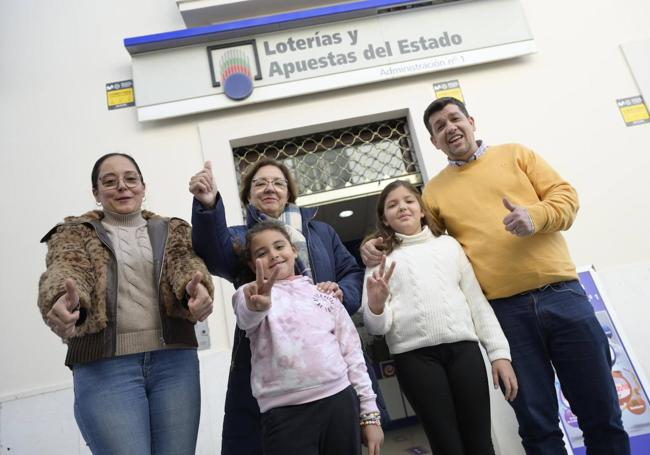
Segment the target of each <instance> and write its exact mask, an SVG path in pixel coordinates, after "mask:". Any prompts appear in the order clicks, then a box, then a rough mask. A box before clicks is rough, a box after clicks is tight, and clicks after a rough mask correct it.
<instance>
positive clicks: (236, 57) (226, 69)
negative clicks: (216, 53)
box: [219, 49, 253, 101]
mask: <svg viewBox="0 0 650 455" xmlns="http://www.w3.org/2000/svg"><path fill="white" fill-rule="evenodd" d="M219 70H220V72H221V83H222V84H223V91H224V93H225V94H226V96H227V97H228V98H230V99H232V100H236V101H239V100H243V99H246V98H248V97H249V96H250V94H251V93H253V72H252V70H251V64H250V60H249V58H248V55H246V54H245V53H244V52H243V51H242V50H240V49H230V50H228V51H226V52H224V54H223V55H222V56H221V59H220V60H219Z"/></svg>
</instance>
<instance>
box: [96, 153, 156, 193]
mask: <svg viewBox="0 0 650 455" xmlns="http://www.w3.org/2000/svg"><path fill="white" fill-rule="evenodd" d="M112 156H121V157H124V158H126V159H127V160H129V161H130V162H131V163H133V165H134V166H135V170H136V171H138V175H139V176H140V181H141V182H142V184H143V185H144V179H143V178H142V172H141V171H140V166H138V163H136V162H135V159H134V158H133V157H132V156H131V155H127V154H126V153H107V154H106V155H104V156H101V157H99V159H98V160H97V161H95V165H94V166H93V170H92V172H91V173H90V181H91V182H92V185H93V191H97V180H98V179H99V168H100V167H102V163H103V162H104V161H106V160H107V159H108V158H110V157H112Z"/></svg>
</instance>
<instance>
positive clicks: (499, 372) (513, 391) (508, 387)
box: [492, 359, 519, 401]
mask: <svg viewBox="0 0 650 455" xmlns="http://www.w3.org/2000/svg"><path fill="white" fill-rule="evenodd" d="M499 380H501V384H503V396H504V397H505V399H506V400H508V401H513V400H514V399H515V398H516V397H517V391H518V390H519V385H518V384H517V376H516V375H515V370H513V369H512V364H511V363H510V360H508V359H497V360H495V361H494V362H492V381H493V382H494V388H495V389H498V388H499Z"/></svg>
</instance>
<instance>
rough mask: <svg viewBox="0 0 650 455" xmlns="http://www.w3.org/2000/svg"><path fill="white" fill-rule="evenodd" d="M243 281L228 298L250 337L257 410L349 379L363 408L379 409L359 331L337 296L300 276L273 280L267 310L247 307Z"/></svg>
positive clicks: (325, 391)
mask: <svg viewBox="0 0 650 455" xmlns="http://www.w3.org/2000/svg"><path fill="white" fill-rule="evenodd" d="M244 286H246V285H244ZM244 286H242V287H240V288H239V289H237V292H236V293H235V295H234V296H233V299H232V301H233V307H234V309H235V314H236V315H237V325H238V326H239V327H240V328H241V329H243V330H246V336H247V337H248V338H250V341H251V351H252V353H253V357H252V374H251V386H252V389H253V396H255V398H257V402H258V403H259V405H260V411H261V412H266V411H268V410H269V409H272V408H276V407H279V406H288V405H296V404H303V403H309V402H312V401H315V400H320V399H322V398H326V397H329V396H332V395H334V394H336V393H338V392H340V391H342V390H343V389H345V388H346V387H348V386H349V385H350V384H352V385H353V386H354V389H355V390H356V392H357V395H358V396H359V401H360V405H361V413H362V414H364V413H367V412H373V411H377V404H376V401H375V398H376V396H375V394H374V392H373V391H372V387H371V384H370V378H369V377H368V371H367V370H366V364H365V361H364V358H363V353H362V352H361V343H360V341H359V334H358V333H357V331H356V329H355V327H354V323H353V322H352V320H351V319H350V316H348V314H347V312H346V311H345V308H344V307H343V305H342V304H341V302H339V301H338V299H336V298H335V297H333V296H331V295H328V294H323V293H322V292H319V291H318V289H317V288H316V286H314V285H313V284H312V283H311V280H310V279H309V278H307V277H301V276H299V277H292V278H289V279H287V280H280V281H277V282H276V283H275V284H274V285H273V289H272V291H271V302H272V303H271V308H269V310H267V311H251V310H249V309H248V307H247V306H246V299H245V297H244V291H243V290H244Z"/></svg>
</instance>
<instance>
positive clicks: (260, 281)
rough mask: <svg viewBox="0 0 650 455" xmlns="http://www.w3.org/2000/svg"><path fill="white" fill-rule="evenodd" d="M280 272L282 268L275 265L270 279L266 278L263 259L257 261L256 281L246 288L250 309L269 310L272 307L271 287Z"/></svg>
mask: <svg viewBox="0 0 650 455" xmlns="http://www.w3.org/2000/svg"><path fill="white" fill-rule="evenodd" d="M279 272H280V268H279V267H275V268H274V269H273V272H272V273H271V276H270V277H269V278H268V280H267V279H264V268H263V266H262V261H261V260H260V259H257V260H256V261H255V281H253V282H252V283H248V284H247V285H246V287H245V288H244V297H245V298H246V306H247V307H248V309H249V310H251V311H267V310H268V309H269V308H271V289H272V288H273V284H274V283H275V279H276V278H277V276H278V273H279Z"/></svg>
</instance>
